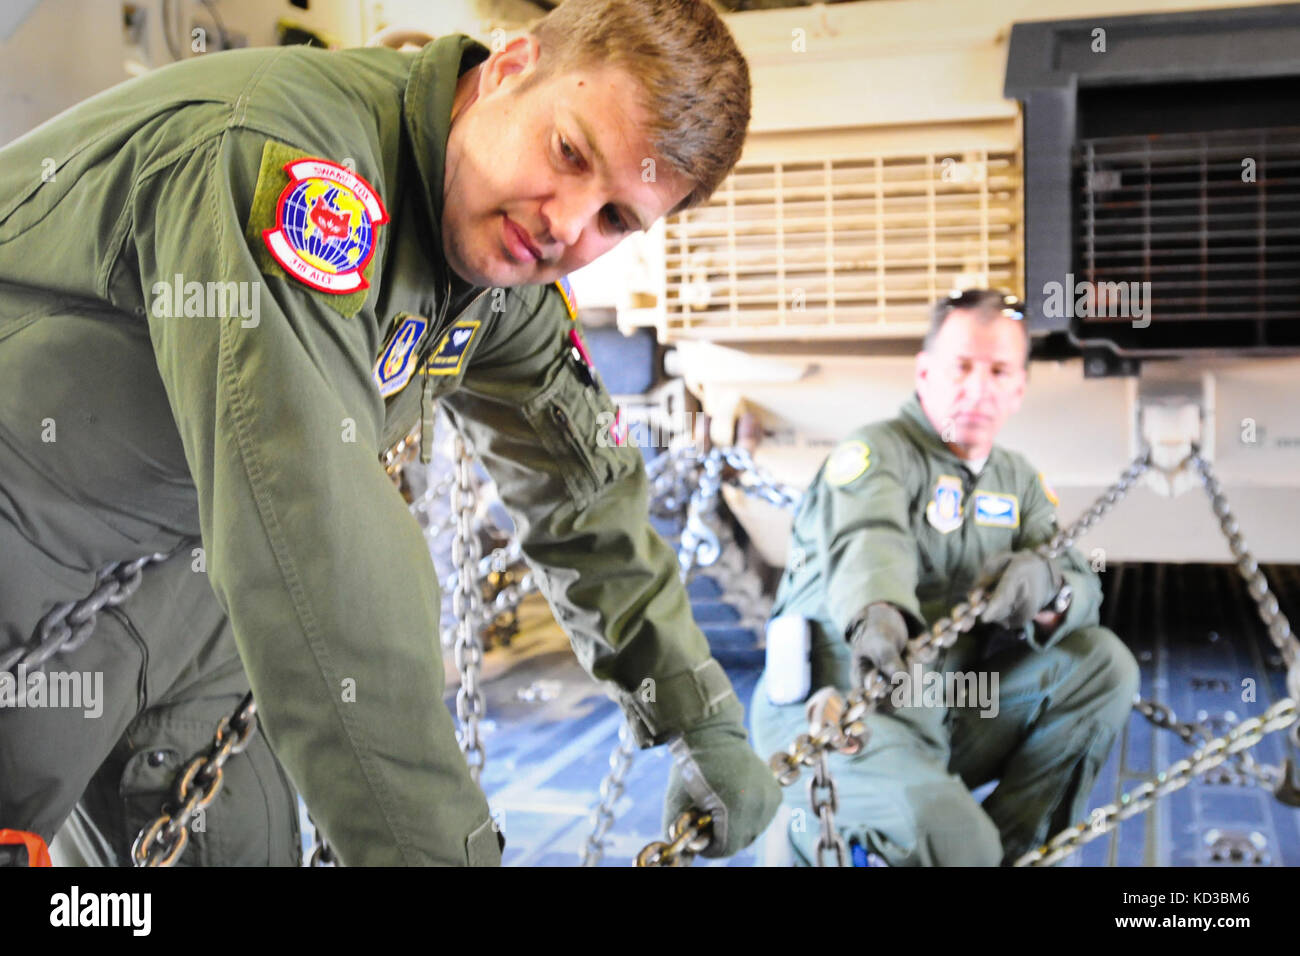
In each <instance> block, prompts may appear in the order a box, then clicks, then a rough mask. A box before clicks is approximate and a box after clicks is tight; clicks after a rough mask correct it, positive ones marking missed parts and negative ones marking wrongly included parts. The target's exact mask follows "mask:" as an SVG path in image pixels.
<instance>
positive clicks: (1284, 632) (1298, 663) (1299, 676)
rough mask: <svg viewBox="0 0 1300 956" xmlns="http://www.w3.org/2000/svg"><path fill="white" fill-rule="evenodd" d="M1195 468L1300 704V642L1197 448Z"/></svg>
mask: <svg viewBox="0 0 1300 956" xmlns="http://www.w3.org/2000/svg"><path fill="white" fill-rule="evenodd" d="M1192 465H1193V466H1194V467H1195V468H1196V471H1197V474H1199V475H1200V477H1201V483H1202V484H1203V485H1204V487H1205V493H1206V494H1208V495H1209V496H1210V506H1211V507H1212V508H1213V509H1214V514H1215V516H1216V517H1217V518H1218V519H1219V526H1220V528H1222V529H1223V535H1224V537H1225V538H1227V539H1228V548H1229V549H1230V550H1231V551H1232V556H1233V558H1234V559H1236V562H1237V573H1238V574H1240V575H1241V577H1242V579H1243V580H1244V581H1245V582H1246V589H1247V590H1248V591H1249V592H1250V596H1251V598H1253V599H1254V601H1255V606H1256V609H1257V610H1258V611H1259V617H1260V620H1261V621H1263V622H1264V628H1265V629H1266V630H1267V631H1268V636H1269V639H1270V640H1271V641H1272V642H1273V643H1274V645H1276V646H1277V649H1278V651H1279V652H1280V653H1281V654H1282V660H1283V661H1285V662H1286V667H1287V676H1286V692H1287V696H1288V697H1290V698H1291V699H1292V700H1297V701H1300V640H1297V639H1296V636H1295V634H1293V633H1292V632H1291V622H1290V621H1288V620H1287V617H1286V615H1285V614H1283V613H1282V610H1281V608H1279V607H1278V603H1277V598H1276V597H1275V596H1274V595H1273V593H1272V592H1271V591H1269V589H1268V579H1267V578H1265V577H1264V572H1263V571H1261V570H1260V569H1259V562H1258V561H1256V560H1255V556H1254V555H1253V554H1251V553H1250V548H1248V547H1247V546H1246V539H1245V538H1244V537H1243V536H1242V534H1241V528H1240V526H1239V525H1238V524H1237V519H1236V517H1235V516H1234V515H1233V513H1232V508H1231V507H1230V506H1229V505H1228V499H1227V498H1226V497H1225V496H1224V494H1223V487H1222V486H1221V485H1220V484H1219V479H1218V478H1216V477H1215V476H1214V472H1213V471H1212V470H1211V468H1210V463H1209V462H1208V461H1206V460H1205V459H1204V458H1203V457H1202V456H1201V453H1200V450H1199V449H1197V448H1193V450H1192ZM1296 745H1297V746H1300V741H1297V744H1296Z"/></svg>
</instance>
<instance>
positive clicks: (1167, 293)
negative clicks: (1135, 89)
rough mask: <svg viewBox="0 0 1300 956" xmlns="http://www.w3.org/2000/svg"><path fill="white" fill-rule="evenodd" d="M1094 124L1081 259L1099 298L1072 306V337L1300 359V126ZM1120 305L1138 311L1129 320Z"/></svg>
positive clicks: (1081, 190) (1077, 186)
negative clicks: (1296, 352) (1122, 127)
mask: <svg viewBox="0 0 1300 956" xmlns="http://www.w3.org/2000/svg"><path fill="white" fill-rule="evenodd" d="M1246 102H1249V100H1246ZM1244 112H1248V111H1244ZM1085 115H1086V110H1085ZM1112 115H1113V114H1112ZM1131 115H1132V114H1130V116H1131ZM1167 115H1168V114H1166V116H1167ZM1204 118H1205V117H1204V116H1202V119H1204ZM1250 119H1257V117H1250ZM1088 125H1089V124H1088V123H1086V122H1085V123H1084V124H1083V130H1082V132H1083V133H1084V134H1085V135H1084V136H1083V137H1081V138H1080V139H1078V140H1077V142H1076V145H1075V151H1074V157H1075V160H1074V182H1073V186H1072V194H1073V217H1072V218H1073V223H1074V227H1075V228H1074V254H1073V257H1072V258H1073V265H1074V274H1073V282H1074V283H1075V284H1076V286H1075V290H1074V291H1077V292H1079V293H1080V294H1089V295H1091V296H1092V298H1091V299H1090V300H1089V299H1084V300H1082V301H1079V302H1074V303H1068V304H1067V305H1066V308H1068V309H1069V312H1068V313H1067V314H1069V315H1070V316H1071V327H1072V329H1073V330H1074V332H1075V334H1076V335H1077V336H1078V337H1079V338H1080V339H1082V340H1084V341H1097V340H1104V341H1107V342H1110V343H1112V344H1113V345H1115V346H1116V347H1118V348H1121V349H1123V350H1125V351H1128V352H1134V353H1142V352H1153V353H1154V352H1169V351H1179V352H1183V351H1187V350H1198V349H1220V350H1233V351H1236V350H1255V349H1262V348H1263V349H1275V348H1294V347H1300V127H1284V126H1265V125H1261V126H1259V127H1257V128H1251V129H1227V130H1225V129H1219V130H1208V131H1200V132H1188V131H1170V132H1160V133H1147V134H1145V135H1136V134H1132V133H1129V132H1128V131H1125V134H1124V135H1113V133H1114V132H1116V131H1115V130H1111V131H1109V132H1111V133H1112V135H1092V136H1088V135H1086V134H1087V133H1088V132H1100V131H1097V130H1091V131H1090V130H1089V129H1088V128H1087V127H1088ZM1062 278H1064V277H1062ZM1068 281H1069V280H1066V282H1068ZM1066 282H1062V286H1063V287H1064V286H1065V285H1066ZM1078 283H1084V284H1085V286H1082V287H1081V286H1079V285H1078ZM1121 284H1122V285H1121ZM1062 291H1063V293H1064V294H1065V295H1067V296H1068V295H1069V294H1070V292H1071V291H1072V290H1070V289H1066V288H1063V289H1062ZM1117 292H1118V293H1126V294H1128V295H1130V296H1138V297H1139V298H1138V299H1137V300H1136V301H1130V302H1129V303H1128V306H1127V308H1120V307H1117V306H1118V305H1119V304H1118V303H1117V301H1116V300H1117V299H1118V298H1120V296H1118V295H1117ZM1077 298H1078V297H1077V296H1076V299H1077Z"/></svg>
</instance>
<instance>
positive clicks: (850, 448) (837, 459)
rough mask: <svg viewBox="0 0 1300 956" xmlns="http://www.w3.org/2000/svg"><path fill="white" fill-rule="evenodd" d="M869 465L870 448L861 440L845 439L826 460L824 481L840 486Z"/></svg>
mask: <svg viewBox="0 0 1300 956" xmlns="http://www.w3.org/2000/svg"><path fill="white" fill-rule="evenodd" d="M870 467H871V449H870V448H868V447H867V443H866V442H863V441H846V442H845V443H844V444H842V445H840V446H839V447H838V448H836V449H835V451H834V452H832V453H831V457H830V458H828V459H827V460H826V483H827V484H829V485H831V486H832V487H834V488H841V487H843V486H844V485H847V484H848V483H849V482H850V481H853V480H854V479H856V478H858V477H860V476H861V475H862V474H864V473H865V472H866V470H867V469H868V468H870Z"/></svg>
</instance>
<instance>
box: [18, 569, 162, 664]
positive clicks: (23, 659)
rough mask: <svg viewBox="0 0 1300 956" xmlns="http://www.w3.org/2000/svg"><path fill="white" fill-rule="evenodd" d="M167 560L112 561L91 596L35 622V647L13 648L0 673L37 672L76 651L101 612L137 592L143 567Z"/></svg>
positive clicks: (100, 574) (101, 572)
mask: <svg viewBox="0 0 1300 956" xmlns="http://www.w3.org/2000/svg"><path fill="white" fill-rule="evenodd" d="M172 553H175V552H172ZM170 556H171V555H169V554H162V553H155V554H149V555H145V556H144V557H142V558H136V559H134V560H132V561H115V562H113V563H112V564H108V565H105V566H104V567H103V568H100V569H99V571H98V572H96V574H95V587H94V589H93V590H91V592H90V594H88V595H87V596H86V597H84V598H82V599H81V600H79V601H62V602H60V603H58V604H56V605H55V606H54V607H53V608H51V609H50V611H48V612H47V613H46V614H45V616H44V617H42V618H41V619H40V621H38V622H37V624H36V631H35V635H34V636H35V639H36V643H35V645H34V646H32V647H29V648H26V649H24V648H21V647H19V648H15V649H14V650H12V651H9V652H8V653H7V654H5V655H4V656H3V657H0V673H4V672H6V671H12V672H17V670H18V668H19V667H23V668H24V669H28V670H30V669H34V668H38V667H41V666H42V665H43V664H44V663H45V662H46V661H48V660H49V659H50V658H51V657H53V656H54V655H55V654H65V653H71V652H73V651H75V650H77V648H79V647H81V645H82V644H84V643H85V642H86V640H87V639H88V638H89V637H90V635H91V633H92V632H93V631H94V630H95V624H96V623H97V622H98V620H99V612H100V611H102V610H103V609H104V608H106V607H116V606H117V605H119V604H121V603H122V602H123V601H125V600H126V599H127V598H129V597H130V596H131V595H132V594H134V593H135V592H136V589H137V588H139V587H140V580H141V571H142V569H143V568H144V567H145V565H148V564H153V563H155V562H160V561H165V560H167V558H169V557H170Z"/></svg>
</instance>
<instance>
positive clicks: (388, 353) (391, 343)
mask: <svg viewBox="0 0 1300 956" xmlns="http://www.w3.org/2000/svg"><path fill="white" fill-rule="evenodd" d="M428 329H429V320H428V319H424V318H421V317H420V316H418V315H408V316H405V317H403V318H402V319H401V321H399V322H398V324H397V328H396V329H395V330H394V331H393V337H392V338H390V339H389V340H388V345H387V346H385V347H384V350H383V351H382V352H381V353H379V360H378V361H377V362H375V371H374V380H375V385H376V387H378V389H379V394H380V395H382V396H383V397H384V398H391V397H392V396H394V395H396V394H397V393H398V392H400V391H401V390H402V389H403V388H405V387H406V383H407V382H409V381H410V380H411V376H412V375H414V374H415V366H416V352H415V346H416V345H417V344H418V343H419V341H420V339H422V338H424V333H425V332H427V331H428Z"/></svg>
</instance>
